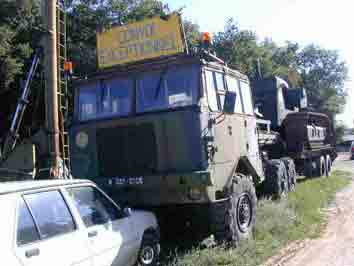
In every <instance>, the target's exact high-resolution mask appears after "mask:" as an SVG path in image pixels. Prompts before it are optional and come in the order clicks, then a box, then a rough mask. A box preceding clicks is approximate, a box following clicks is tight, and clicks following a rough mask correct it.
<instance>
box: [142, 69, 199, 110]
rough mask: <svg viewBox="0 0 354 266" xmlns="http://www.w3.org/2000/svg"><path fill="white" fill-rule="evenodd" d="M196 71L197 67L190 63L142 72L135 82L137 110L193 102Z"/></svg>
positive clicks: (195, 92) (160, 108)
mask: <svg viewBox="0 0 354 266" xmlns="http://www.w3.org/2000/svg"><path fill="white" fill-rule="evenodd" d="M198 73H199V72H198V67H197V66H193V65H191V66H179V67H171V68H168V69H164V70H162V71H156V72H148V73H145V74H143V75H142V76H140V77H139V78H138V82H137V112H138V113H141V112H148V111H154V110H162V109H168V108H174V107H181V106H188V105H192V104H195V103H196V99H197V92H198V90H197V88H198V84H199V77H198Z"/></svg>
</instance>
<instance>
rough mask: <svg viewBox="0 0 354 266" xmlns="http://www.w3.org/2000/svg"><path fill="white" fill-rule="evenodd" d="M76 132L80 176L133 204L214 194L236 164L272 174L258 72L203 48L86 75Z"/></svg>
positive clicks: (257, 177)
mask: <svg viewBox="0 0 354 266" xmlns="http://www.w3.org/2000/svg"><path fill="white" fill-rule="evenodd" d="M230 108H231V109H230ZM226 109H227V110H226ZM70 136H71V160H72V174H73V176H74V177H76V178H83V177H85V178H90V179H91V180H94V181H95V182H97V183H98V184H100V185H101V186H102V187H104V188H106V190H107V191H109V194H110V196H112V197H113V198H114V199H116V200H118V201H120V202H129V204H130V205H133V206H161V205H168V204H188V203H210V202H214V201H216V200H219V199H221V198H223V197H225V195H226V194H225V193H226V191H227V190H228V188H229V186H230V182H231V180H232V177H233V176H234V175H235V172H236V171H238V172H242V173H243V174H245V175H247V176H250V177H252V179H253V180H254V182H260V181H261V180H262V177H263V169H262V163H261V160H260V154H259V150H258V142H257V129H256V118H255V115H254V110H253V100H252V93H251V90H250V83H249V80H248V78H247V77H246V76H245V75H242V74H241V73H239V72H238V71H235V70H232V69H230V68H228V67H227V66H226V65H225V64H221V63H220V62H215V61H212V60H205V59H203V58H201V57H200V56H187V55H183V56H176V57H169V58H165V59H159V60H153V61H152V60H150V61H148V62H144V63H138V64H134V65H130V66H128V67H124V68H123V67H121V68H116V69H112V70H110V71H105V72H101V73H97V74H95V75H93V76H91V77H90V79H87V80H81V81H79V82H77V83H76V89H75V116H74V125H73V126H72V128H71V133H70Z"/></svg>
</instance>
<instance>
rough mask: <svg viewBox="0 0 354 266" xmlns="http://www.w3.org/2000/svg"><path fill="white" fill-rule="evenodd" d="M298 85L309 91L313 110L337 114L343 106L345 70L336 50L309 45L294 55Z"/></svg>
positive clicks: (344, 65) (346, 72) (346, 73)
mask: <svg viewBox="0 0 354 266" xmlns="http://www.w3.org/2000/svg"><path fill="white" fill-rule="evenodd" d="M297 69H298V72H299V73H300V76H301V82H300V85H301V86H303V87H305V88H307V89H308V91H309V95H308V96H309V101H310V103H311V104H312V105H313V107H314V108H315V109H316V110H320V111H323V112H325V113H328V114H331V115H333V114H338V113H340V112H342V111H343V107H344V104H345V96H346V93H345V90H344V82H345V81H346V79H347V75H348V70H347V67H346V64H345V62H344V61H342V60H341V58H340V56H339V53H338V51H335V50H326V49H323V48H321V47H319V46H316V45H309V46H306V47H305V48H304V49H302V50H301V51H300V52H299V54H298V67H297Z"/></svg>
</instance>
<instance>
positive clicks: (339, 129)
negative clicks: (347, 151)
mask: <svg viewBox="0 0 354 266" xmlns="http://www.w3.org/2000/svg"><path fill="white" fill-rule="evenodd" d="M345 130H346V127H345V126H344V125H336V127H335V133H336V143H341V142H343V136H344V131H345Z"/></svg>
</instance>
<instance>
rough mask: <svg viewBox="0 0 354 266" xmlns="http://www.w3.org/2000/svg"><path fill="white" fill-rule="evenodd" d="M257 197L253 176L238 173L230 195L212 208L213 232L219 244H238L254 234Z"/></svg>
mask: <svg viewBox="0 0 354 266" xmlns="http://www.w3.org/2000/svg"><path fill="white" fill-rule="evenodd" d="M256 205H257V197H256V191H255V187H254V184H253V182H252V180H251V178H248V177H246V176H242V175H237V176H236V177H235V178H234V180H233V184H232V188H231V193H230V197H229V198H228V199H226V200H224V201H220V202H217V203H214V205H213V208H212V213H211V215H212V220H213V231H214V232H213V233H214V237H215V240H216V242H217V243H218V244H221V243H228V244H231V245H237V244H238V243H239V242H240V241H241V240H243V239H247V238H249V237H251V236H252V231H253V228H254V224H255V218H256Z"/></svg>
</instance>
